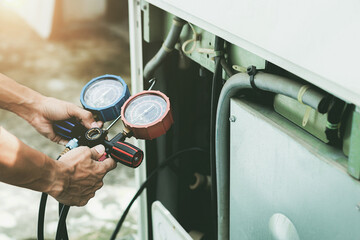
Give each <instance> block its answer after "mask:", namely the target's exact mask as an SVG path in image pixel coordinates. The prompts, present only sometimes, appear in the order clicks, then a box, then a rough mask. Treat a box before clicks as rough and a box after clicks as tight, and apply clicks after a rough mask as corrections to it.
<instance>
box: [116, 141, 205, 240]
mask: <svg viewBox="0 0 360 240" xmlns="http://www.w3.org/2000/svg"><path fill="white" fill-rule="evenodd" d="M188 152H203V153H206V151H205V150H203V149H201V148H197V147H193V148H187V149H184V150H181V151H179V152H177V153H175V154H173V155H171V156H170V157H168V158H167V159H166V160H165V161H164V162H162V163H161V164H160V165H159V166H157V167H156V168H155V169H154V170H153V171H152V172H151V173H150V175H149V176H148V177H147V178H146V180H145V181H144V182H143V183H142V184H141V186H140V188H139V190H138V191H137V192H136V194H135V195H134V197H133V198H132V199H131V201H130V203H129V204H128V206H127V207H126V209H125V211H124V212H123V214H122V216H121V218H120V219H119V222H118V223H117V225H116V228H115V230H114V232H113V233H112V235H111V238H110V240H115V239H116V236H117V234H118V233H119V231H120V229H121V226H122V224H123V223H124V221H125V218H126V216H127V214H128V213H129V211H130V208H131V206H132V205H133V203H134V202H135V200H136V199H137V198H138V197H139V196H140V195H141V193H142V192H143V191H144V189H145V188H146V187H147V186H148V183H149V182H150V180H151V179H152V178H153V177H154V176H155V175H156V174H157V173H158V171H159V170H161V169H162V168H164V167H165V166H167V165H168V164H169V163H171V162H172V161H173V160H175V159H176V158H177V157H178V156H179V155H182V154H184V153H188Z"/></svg>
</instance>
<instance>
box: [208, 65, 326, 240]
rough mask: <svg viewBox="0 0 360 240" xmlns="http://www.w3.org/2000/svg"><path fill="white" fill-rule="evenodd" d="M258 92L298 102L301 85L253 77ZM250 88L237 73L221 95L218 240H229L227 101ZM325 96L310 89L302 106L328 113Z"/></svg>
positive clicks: (217, 135)
mask: <svg viewBox="0 0 360 240" xmlns="http://www.w3.org/2000/svg"><path fill="white" fill-rule="evenodd" d="M254 84H255V86H256V87H257V88H258V89H261V90H264V91H269V92H273V93H279V94H283V95H286V96H288V97H291V98H294V99H297V98H298V95H299V91H300V90H301V89H302V88H303V84H301V83H299V82H296V81H294V80H291V79H288V78H285V77H281V76H276V75H273V74H269V73H264V72H259V73H257V74H256V75H255V76H254ZM246 88H251V84H250V77H249V75H248V74H246V73H238V74H235V75H233V76H232V77H230V78H229V79H228V80H227V81H226V84H225V85H224V87H223V88H222V91H221V93H220V97H219V102H218V107H217V114H216V132H215V151H216V153H215V154H216V155H215V156H216V178H217V182H216V185H217V200H218V203H217V204H218V240H228V239H229V196H230V195H229V194H230V188H229V186H230V184H229V183H230V178H229V173H230V148H229V146H230V145H229V142H230V123H229V114H230V98H232V97H233V96H235V95H236V94H238V93H239V91H240V90H242V89H246ZM327 100H328V95H327V94H326V93H325V92H323V91H321V90H320V89H318V88H316V87H312V88H309V89H308V90H307V91H305V92H304V93H303V94H302V102H303V103H304V104H306V105H309V106H310V107H312V108H314V109H317V110H318V111H319V112H322V113H324V112H326V111H327V105H328V104H327V102H328V101H327Z"/></svg>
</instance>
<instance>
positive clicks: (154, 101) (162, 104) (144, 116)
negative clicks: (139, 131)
mask: <svg viewBox="0 0 360 240" xmlns="http://www.w3.org/2000/svg"><path fill="white" fill-rule="evenodd" d="M166 107H167V103H166V101H165V99H163V98H162V97H160V96H158V95H154V94H143V95H140V96H138V97H136V98H134V99H133V100H131V101H130V103H129V104H128V105H127V107H126V109H125V112H124V115H125V116H124V117H125V119H126V120H127V121H128V122H129V123H131V124H134V125H140V126H143V125H149V124H151V123H154V122H156V121H157V120H159V119H160V118H161V117H162V116H163V115H164V114H165V111H166Z"/></svg>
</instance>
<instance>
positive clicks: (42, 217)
mask: <svg viewBox="0 0 360 240" xmlns="http://www.w3.org/2000/svg"><path fill="white" fill-rule="evenodd" d="M61 156H62V155H61V154H60V155H59V156H58V157H57V158H56V160H59V158H60V157H61ZM47 198H48V194H47V193H42V194H41V199H40V204H39V213H38V228H37V239H38V240H44V222H45V209H46V201H47Z"/></svg>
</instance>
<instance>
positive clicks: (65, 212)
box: [55, 205, 70, 240]
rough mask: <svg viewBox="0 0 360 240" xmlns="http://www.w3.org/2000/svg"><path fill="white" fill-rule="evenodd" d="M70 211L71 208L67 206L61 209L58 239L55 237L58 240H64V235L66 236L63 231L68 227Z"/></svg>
mask: <svg viewBox="0 0 360 240" xmlns="http://www.w3.org/2000/svg"><path fill="white" fill-rule="evenodd" d="M69 209H70V207H69V206H67V205H64V206H63V207H62V209H61V212H60V219H59V222H58V226H57V229H56V237H55V239H56V240H62V239H63V235H64V233H63V229H64V228H65V227H66V217H67V215H68V213H69ZM66 235H67V233H66Z"/></svg>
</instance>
